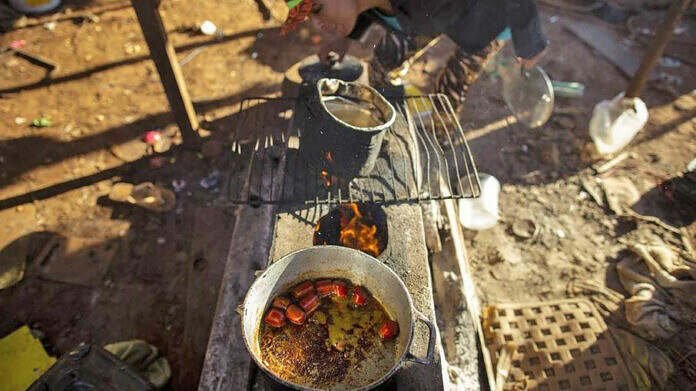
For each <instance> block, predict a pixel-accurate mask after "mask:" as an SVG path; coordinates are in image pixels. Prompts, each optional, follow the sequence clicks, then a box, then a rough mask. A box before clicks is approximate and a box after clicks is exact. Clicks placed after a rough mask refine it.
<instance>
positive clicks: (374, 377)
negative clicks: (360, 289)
mask: <svg viewBox="0 0 696 391" xmlns="http://www.w3.org/2000/svg"><path fill="white" fill-rule="evenodd" d="M327 277H328V278H344V279H348V280H350V281H351V282H353V283H354V284H358V285H362V286H364V287H366V288H367V289H368V290H369V291H370V292H371V293H372V295H373V296H374V297H375V298H376V299H377V300H378V301H379V302H380V303H382V305H383V306H384V308H385V309H386V311H387V312H388V314H389V316H390V317H391V318H392V319H394V320H396V321H397V322H398V323H399V329H400V332H399V336H398V337H397V339H396V349H395V354H394V357H393V358H391V359H390V358H381V359H382V360H385V359H388V360H391V361H390V362H380V363H378V365H360V366H358V367H357V368H355V369H354V370H352V371H351V372H349V373H348V374H347V375H346V378H345V379H344V380H343V381H342V382H340V383H337V384H334V385H332V387H331V389H334V390H341V389H346V390H347V389H351V390H366V389H371V388H374V387H376V386H377V385H379V384H381V383H383V382H384V381H386V380H387V379H388V378H390V377H391V376H392V375H394V373H395V372H396V371H397V370H398V369H399V368H400V367H401V365H402V364H403V363H404V362H405V361H412V362H416V363H419V364H424V365H430V364H431V363H432V361H433V357H434V354H435V338H436V330H435V327H434V326H433V324H432V323H431V322H430V321H429V320H428V318H427V317H425V316H424V315H423V314H421V313H420V312H418V311H417V310H416V309H415V308H414V307H413V301H412V300H411V295H410V294H409V293H408V290H407V289H406V286H405V285H404V283H403V281H401V279H400V278H399V276H397V275H396V273H394V272H393V271H392V270H391V269H390V268H389V267H387V266H386V265H384V264H383V263H382V262H380V261H378V260H377V259H375V258H373V257H371V256H369V255H367V254H365V253H363V252H361V251H358V250H353V249H350V248H346V247H339V246H315V247H310V248H306V249H304V250H300V251H297V252H294V253H292V254H289V255H286V256H284V257H283V258H282V259H280V260H279V261H277V262H275V263H273V264H272V265H271V266H270V267H269V268H268V269H266V270H265V271H264V272H263V273H262V274H261V276H259V277H258V278H257V279H256V281H254V283H253V284H252V285H251V288H249V291H248V292H247V295H246V297H245V299H244V304H243V307H242V308H243V312H242V316H241V322H242V335H243V336H244V343H245V344H246V347H247V349H248V350H249V353H250V354H251V357H252V358H253V359H254V361H256V364H257V365H258V366H259V367H260V368H261V369H263V370H264V371H265V372H266V373H268V374H269V375H270V376H272V377H273V378H274V379H275V380H276V381H278V382H280V383H282V384H284V385H286V386H289V387H293V388H297V389H303V390H315V389H316V388H313V387H312V386H311V385H307V384H296V383H292V382H288V381H286V380H283V379H281V378H279V377H278V376H277V375H276V374H275V373H273V372H272V371H271V369H270V368H268V367H267V366H266V365H265V364H264V363H263V360H262V359H261V349H260V345H259V334H260V328H261V323H262V320H263V316H264V314H265V312H266V309H267V308H268V307H269V305H270V302H271V301H272V300H273V298H274V297H275V296H277V295H278V294H281V293H283V292H285V291H286V290H287V289H288V288H290V287H291V286H293V285H294V284H296V283H298V282H301V281H304V280H308V279H316V278H327ZM416 321H421V322H423V323H424V324H425V325H426V326H427V327H428V331H429V334H430V335H429V340H428V349H427V356H426V357H425V358H420V357H416V356H415V355H413V354H412V353H411V352H410V347H411V342H412V340H413V335H414V329H415V325H416ZM376 368H378V369H376Z"/></svg>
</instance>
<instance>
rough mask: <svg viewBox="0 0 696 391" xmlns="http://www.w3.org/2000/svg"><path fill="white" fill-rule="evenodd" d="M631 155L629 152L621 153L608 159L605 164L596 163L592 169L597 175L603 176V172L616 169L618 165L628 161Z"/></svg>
mask: <svg viewBox="0 0 696 391" xmlns="http://www.w3.org/2000/svg"><path fill="white" fill-rule="evenodd" d="M632 155H633V154H631V153H629V152H622V153H620V154H618V155H616V156H615V157H613V158H611V159H609V160H608V161H606V162H602V163H597V164H595V165H594V166H592V169H593V170H594V171H595V173H597V174H604V173H605V172H608V171H609V170H611V169H612V168H614V167H616V166H618V165H619V163H621V162H623V161H624V160H626V159H628V158H629V157H632Z"/></svg>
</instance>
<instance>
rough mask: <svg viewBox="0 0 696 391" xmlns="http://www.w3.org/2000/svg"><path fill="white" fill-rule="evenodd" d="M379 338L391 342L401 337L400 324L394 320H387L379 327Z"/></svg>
mask: <svg viewBox="0 0 696 391" xmlns="http://www.w3.org/2000/svg"><path fill="white" fill-rule="evenodd" d="M378 333H379V337H380V338H382V339H383V340H385V341H391V340H392V339H394V338H395V337H396V336H397V335H399V324H398V323H396V322H394V321H393V320H389V319H387V320H385V321H384V323H382V325H381V326H379V331H378Z"/></svg>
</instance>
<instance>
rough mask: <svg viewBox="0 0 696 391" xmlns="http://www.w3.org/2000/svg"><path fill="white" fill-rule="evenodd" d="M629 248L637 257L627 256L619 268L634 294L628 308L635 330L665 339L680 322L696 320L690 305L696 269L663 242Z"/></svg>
mask: <svg viewBox="0 0 696 391" xmlns="http://www.w3.org/2000/svg"><path fill="white" fill-rule="evenodd" d="M628 248H629V250H630V251H632V252H633V253H634V254H636V255H637V257H626V258H624V259H623V260H621V261H620V262H619V263H618V264H617V266H616V270H617V272H618V275H619V280H620V281H621V284H622V285H623V287H624V289H626V291H628V292H629V293H630V294H631V295H632V297H631V298H629V299H627V300H626V301H625V307H626V309H625V311H626V320H627V321H628V322H629V323H630V324H631V325H632V326H633V327H634V330H635V331H637V332H640V333H641V336H643V337H645V338H648V339H650V340H654V339H664V338H669V337H671V336H672V335H674V334H675V333H677V332H678V331H679V329H680V326H679V324H680V322H684V323H693V322H696V311H694V309H693V308H692V307H690V306H691V304H692V300H693V297H694V295H696V268H694V267H693V265H687V264H684V263H682V262H681V261H679V259H678V257H677V256H676V255H675V254H674V253H673V252H672V251H671V250H670V249H669V248H668V247H667V246H665V245H664V244H655V245H651V246H646V245H642V244H631V245H629V247H628ZM678 321H679V322H678Z"/></svg>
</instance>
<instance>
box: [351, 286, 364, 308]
mask: <svg viewBox="0 0 696 391" xmlns="http://www.w3.org/2000/svg"><path fill="white" fill-rule="evenodd" d="M353 304H355V305H357V306H363V305H365V304H367V292H365V289H363V288H362V287H359V286H356V287H354V288H353Z"/></svg>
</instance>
